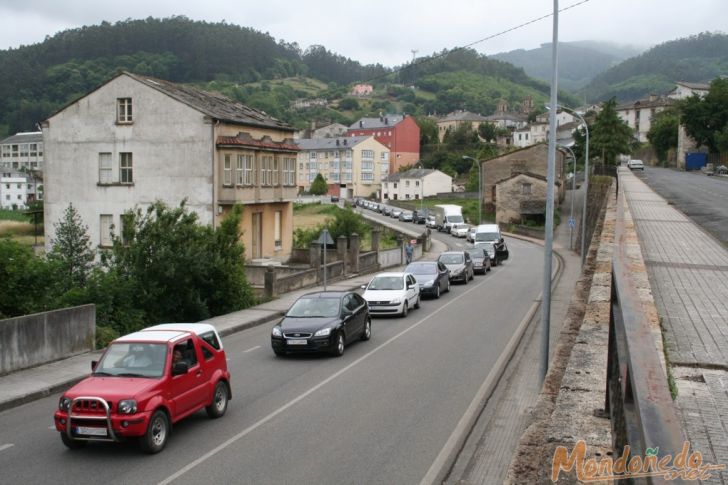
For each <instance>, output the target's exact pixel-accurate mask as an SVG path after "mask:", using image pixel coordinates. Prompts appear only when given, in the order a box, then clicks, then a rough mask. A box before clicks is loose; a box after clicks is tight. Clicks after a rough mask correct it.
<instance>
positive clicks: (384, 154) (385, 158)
mask: <svg viewBox="0 0 728 485" xmlns="http://www.w3.org/2000/svg"><path fill="white" fill-rule="evenodd" d="M379 157H380V158H381V160H382V161H383V162H388V161H389V152H382V153H380V154H379Z"/></svg>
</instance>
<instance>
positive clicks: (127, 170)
mask: <svg viewBox="0 0 728 485" xmlns="http://www.w3.org/2000/svg"><path fill="white" fill-rule="evenodd" d="M119 181H120V182H121V183H122V184H133V183H134V171H133V166H132V156H131V153H130V152H122V153H120V154H119Z"/></svg>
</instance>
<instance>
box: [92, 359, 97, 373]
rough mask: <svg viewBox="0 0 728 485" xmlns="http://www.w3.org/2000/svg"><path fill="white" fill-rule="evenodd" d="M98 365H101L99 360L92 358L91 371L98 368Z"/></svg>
mask: <svg viewBox="0 0 728 485" xmlns="http://www.w3.org/2000/svg"><path fill="white" fill-rule="evenodd" d="M97 365H99V361H98V360H92V361H91V372H93V371H95V370H96V366H97Z"/></svg>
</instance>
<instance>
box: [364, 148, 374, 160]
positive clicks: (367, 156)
mask: <svg viewBox="0 0 728 485" xmlns="http://www.w3.org/2000/svg"><path fill="white" fill-rule="evenodd" d="M361 158H362V159H363V160H374V150H362V151H361Z"/></svg>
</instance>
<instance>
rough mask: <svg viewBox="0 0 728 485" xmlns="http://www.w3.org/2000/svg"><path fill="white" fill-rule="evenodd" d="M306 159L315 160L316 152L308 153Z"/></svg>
mask: <svg viewBox="0 0 728 485" xmlns="http://www.w3.org/2000/svg"><path fill="white" fill-rule="evenodd" d="M308 159H309V160H311V161H315V160H316V152H311V153H309V155H308Z"/></svg>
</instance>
